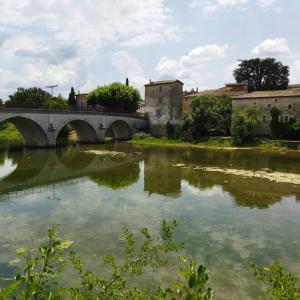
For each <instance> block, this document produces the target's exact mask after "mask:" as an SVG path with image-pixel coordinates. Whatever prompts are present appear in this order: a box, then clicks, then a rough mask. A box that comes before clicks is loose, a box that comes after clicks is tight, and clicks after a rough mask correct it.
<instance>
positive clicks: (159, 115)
mask: <svg viewBox="0 0 300 300" xmlns="http://www.w3.org/2000/svg"><path fill="white" fill-rule="evenodd" d="M156 117H157V118H160V117H161V110H160V109H157V110H156Z"/></svg>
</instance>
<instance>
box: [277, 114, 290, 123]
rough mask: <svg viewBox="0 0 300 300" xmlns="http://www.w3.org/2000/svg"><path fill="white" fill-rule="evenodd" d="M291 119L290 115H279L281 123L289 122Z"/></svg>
mask: <svg viewBox="0 0 300 300" xmlns="http://www.w3.org/2000/svg"><path fill="white" fill-rule="evenodd" d="M289 120H290V118H289V116H282V115H280V116H279V122H280V123H287V122H288V121H289Z"/></svg>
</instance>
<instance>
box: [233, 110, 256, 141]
mask: <svg viewBox="0 0 300 300" xmlns="http://www.w3.org/2000/svg"><path fill="white" fill-rule="evenodd" d="M258 122H259V114H258V109H257V107H256V106H254V105H252V106H249V107H248V108H247V109H246V110H245V111H241V110H237V111H236V112H235V113H234V114H233V118H232V125H231V136H232V141H233V144H234V145H235V146H243V145H245V144H247V143H251V142H253V141H254V136H255V131H256V129H257V125H258Z"/></svg>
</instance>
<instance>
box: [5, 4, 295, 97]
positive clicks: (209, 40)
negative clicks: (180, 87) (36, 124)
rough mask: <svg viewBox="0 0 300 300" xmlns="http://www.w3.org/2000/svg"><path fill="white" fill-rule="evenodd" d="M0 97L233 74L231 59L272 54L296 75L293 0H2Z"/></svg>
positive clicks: (213, 82) (210, 83)
mask: <svg viewBox="0 0 300 300" xmlns="http://www.w3.org/2000/svg"><path fill="white" fill-rule="evenodd" d="M0 6H1V10H2V12H3V13H2V16H1V19H0V97H1V98H3V99H7V96H8V95H9V94H10V93H12V92H13V91H14V90H15V89H16V88H17V87H19V86H25V87H29V86H39V87H42V88H43V87H44V86H46V85H49V84H59V85H60V86H59V88H58V89H57V90H56V93H58V92H60V93H62V94H64V95H66V94H67V93H68V91H69V89H70V87H71V86H74V87H75V89H76V90H80V91H81V92H88V91H90V90H91V89H92V88H94V87H96V86H98V85H102V84H105V83H109V82H112V81H125V78H126V77H129V79H130V83H131V84H132V85H134V86H136V87H138V88H139V89H140V90H141V92H142V94H143V85H144V84H145V83H146V82H147V81H148V80H149V78H151V79H152V80H156V79H174V78H178V79H180V80H182V81H183V82H184V83H185V89H191V88H196V87H199V88H200V89H207V88H217V87H220V86H222V85H224V83H226V82H232V81H233V78H232V70H233V69H234V68H235V66H236V65H237V63H238V59H245V58H251V57H267V56H272V57H275V58H277V59H278V60H280V61H282V62H283V63H285V64H287V65H289V66H290V68H291V76H290V80H291V82H292V83H300V38H299V36H300V22H299V11H300V0H143V1H142V0H118V1H116V0H85V1H79V0H43V1H40V0H22V1H20V0H0Z"/></svg>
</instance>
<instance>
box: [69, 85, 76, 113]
mask: <svg viewBox="0 0 300 300" xmlns="http://www.w3.org/2000/svg"><path fill="white" fill-rule="evenodd" d="M68 103H69V106H70V107H72V108H73V109H76V96H75V91H74V88H73V87H71V92H70V93H69V98H68Z"/></svg>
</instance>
